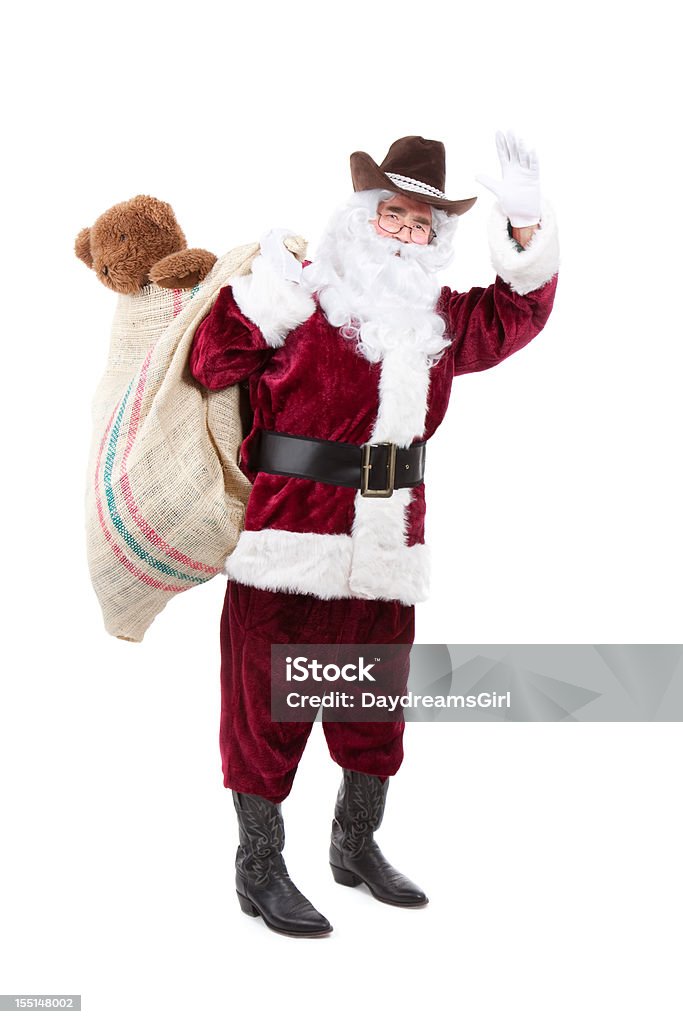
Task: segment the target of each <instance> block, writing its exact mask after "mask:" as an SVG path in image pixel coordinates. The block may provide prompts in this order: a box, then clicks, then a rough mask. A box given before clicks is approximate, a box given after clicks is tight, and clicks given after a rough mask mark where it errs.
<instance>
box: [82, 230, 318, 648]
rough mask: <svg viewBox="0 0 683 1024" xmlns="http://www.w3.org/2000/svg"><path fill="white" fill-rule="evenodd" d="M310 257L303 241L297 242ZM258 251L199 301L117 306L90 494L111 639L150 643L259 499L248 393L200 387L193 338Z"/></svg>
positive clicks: (151, 289)
mask: <svg viewBox="0 0 683 1024" xmlns="http://www.w3.org/2000/svg"><path fill="white" fill-rule="evenodd" d="M287 244H288V246H289V247H291V248H292V250H293V251H296V253H297V255H299V256H303V251H304V248H305V243H304V242H303V239H296V240H288V242H287ZM257 252H258V245H245V246H241V247H240V248H238V249H233V250H231V251H230V252H229V253H227V254H226V255H225V256H223V257H222V258H221V259H220V260H218V261H217V263H216V264H215V265H214V267H213V269H212V270H211V272H210V273H209V275H208V276H207V277H206V278H205V280H204V281H202V282H201V284H199V285H197V287H195V288H194V289H192V291H180V290H170V289H164V288H158V287H157V286H156V285H149V286H147V287H146V288H144V289H142V291H141V292H139V293H138V294H137V295H121V296H119V300H118V305H117V309H116V315H115V320H114V325H113V329H112V336H111V343H110V349H109V357H108V360H107V367H106V370H105V372H104V375H103V377H102V380H101V381H100V384H99V386H98V388H97V391H96V394H95V397H94V400H93V406H92V422H93V437H92V444H91V451H90V459H89V466H88V477H87V485H86V531H87V554H88V566H89V569H90V576H91V579H92V583H93V587H94V589H95V592H96V594H97V597H98V599H99V602H100V605H101V608H102V614H103V617H104V625H105V629H106V630H107V632H108V633H111V634H112V635H113V636H116V637H119V638H120V639H123V640H135V641H140V640H142V638H143V636H144V635H145V631H146V630H147V628H148V627H149V625H150V624H151V622H152V621H153V620H154V618H155V617H156V615H157V614H158V613H159V612H160V611H161V610H162V608H164V606H165V605H166V604H167V603H168V601H169V600H170V598H171V597H173V596H174V595H175V594H179V593H182V592H183V591H184V590H189V588H190V587H193V586H196V585H197V584H198V583H205V582H206V581H207V580H209V579H211V578H212V577H213V576H215V575H216V574H217V573H219V572H221V571H222V569H223V565H224V562H225V559H226V557H227V556H228V555H229V554H230V553H231V552H232V550H233V548H234V547H235V544H236V543H237V538H238V536H239V532H240V530H241V528H242V524H243V518H244V507H245V503H246V500H247V498H248V495H249V491H250V484H249V481H248V480H247V478H246V477H245V476H244V475H243V473H242V472H241V471H240V470H239V468H238V466H237V458H238V454H239V447H240V444H241V442H242V421H241V418H240V407H239V389H238V388H237V387H231V388H226V389H225V390H223V391H218V392H207V391H206V390H205V389H204V388H202V387H200V385H198V384H197V383H196V381H194V380H193V378H192V376H191V374H190V372H189V368H188V356H189V351H190V347H191V344H192V339H193V337H194V332H195V330H196V328H197V326H198V325H199V324H200V323H201V321H202V320H203V319H204V317H205V316H206V315H207V313H208V312H209V311H210V309H211V306H212V305H213V302H214V301H215V299H216V297H217V295H218V292H219V291H220V289H221V288H222V287H223V286H224V285H225V284H227V282H228V279H229V278H231V277H233V276H236V275H239V274H245V273H248V272H249V268H250V266H251V262H252V260H253V258H254V256H255V255H256V254H257Z"/></svg>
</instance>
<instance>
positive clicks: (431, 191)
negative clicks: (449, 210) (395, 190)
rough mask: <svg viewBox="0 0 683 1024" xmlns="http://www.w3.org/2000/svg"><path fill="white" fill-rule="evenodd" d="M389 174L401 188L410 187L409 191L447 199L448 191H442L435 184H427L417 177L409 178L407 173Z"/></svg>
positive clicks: (388, 176)
mask: <svg viewBox="0 0 683 1024" xmlns="http://www.w3.org/2000/svg"><path fill="white" fill-rule="evenodd" d="M385 173H386V174H387V178H391V180H392V181H393V183H394V185H398V187H399V188H405V189H408V191H409V192H421V193H422V195H425V196H436V198H437V199H445V198H446V193H445V192H440V191H439V189H438V188H434V186H433V185H427V184H425V182H424V181H417V179H416V178H408V177H406V175H405V174H388V173H387V172H386V171H385Z"/></svg>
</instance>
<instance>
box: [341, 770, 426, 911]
mask: <svg viewBox="0 0 683 1024" xmlns="http://www.w3.org/2000/svg"><path fill="white" fill-rule="evenodd" d="M388 787H389V780H388V779H387V780H386V782H381V781H380V780H379V779H378V778H377V776H376V775H364V774H362V773H361V772H352V771H349V770H348V769H347V768H345V769H344V778H343V780H342V784H341V786H340V788H339V793H338V795H337V804H336V807H335V809H334V821H333V822H332V843H331V845H330V867H331V868H332V874H333V875H334V879H335V881H336V882H339V884H340V885H350V886H355V885H360V883H361V882H365V884H366V885H367V887H368V889H369V890H370V892H371V893H372V895H373V896H374V897H375V899H377V900H380V901H381V902H382V903H391V904H392V905H393V906H396V907H423V906H424V905H425V904H426V903H429V900H428V899H427V897H426V896H425V894H424V893H423V892H422V890H421V889H418V887H417V886H416V885H414V884H413V883H412V882H411V881H410V879H409V878H406V877H405V875H402V874H400V872H398V871H396V869H395V868H393V867H392V866H391V864H390V863H389V862H388V861H387V860H386V858H385V856H384V854H383V853H382V851H381V850H380V848H379V846H378V845H377V843H376V842H375V840H374V839H373V835H372V833H373V832H374V831H375V830H376V829H378V828H379V826H380V825H381V824H382V818H383V817H384V805H385V802H386V798H387V789H388Z"/></svg>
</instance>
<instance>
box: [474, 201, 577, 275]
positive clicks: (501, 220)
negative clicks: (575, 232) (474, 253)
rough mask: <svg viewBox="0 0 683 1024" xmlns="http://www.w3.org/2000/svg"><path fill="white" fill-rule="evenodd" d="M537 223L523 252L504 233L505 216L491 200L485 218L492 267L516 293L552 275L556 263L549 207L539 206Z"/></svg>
mask: <svg viewBox="0 0 683 1024" xmlns="http://www.w3.org/2000/svg"><path fill="white" fill-rule="evenodd" d="M540 223H541V226H540V227H539V228H537V229H536V231H535V233H534V236H533V238H532V239H531V241H530V242H529V245H528V246H527V248H526V249H525V250H524V251H523V252H519V251H518V249H517V243H516V242H515V240H514V239H513V238H510V236H509V235H508V219H507V215H506V214H505V213H503V209H502V207H501V205H500V203H495V204H494V206H493V209H492V211H491V217H490V219H489V247H490V250H491V262H492V263H493V269H494V270H495V271H496V273H497V274H498V275H499V276H500V277H502V279H503V280H504V281H505V282H507V284H509V285H510V287H511V288H512V290H513V291H514V292H517V294H518V295H526V294H527V293H528V292H533V291H535V290H536V289H537V288H540V287H541V285H544V284H545V283H546V282H547V281H550V279H551V278H553V277H554V276H555V274H556V273H557V271H558V268H559V265H560V245H559V239H558V234H557V224H556V222H555V214H554V213H553V210H552V207H551V206H550V204H549V203H547V202H546V201H545V200H544V201H543V203H542V205H541V221H540Z"/></svg>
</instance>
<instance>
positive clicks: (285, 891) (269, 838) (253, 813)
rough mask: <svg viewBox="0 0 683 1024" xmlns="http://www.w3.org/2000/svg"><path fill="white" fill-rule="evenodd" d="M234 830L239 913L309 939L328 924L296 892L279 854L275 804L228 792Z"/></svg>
mask: <svg viewBox="0 0 683 1024" xmlns="http://www.w3.org/2000/svg"><path fill="white" fill-rule="evenodd" d="M232 797H233V801H234V803H235V809H236V811H237V820H238V822H239V830H240V845H239V846H238V848H237V857H236V858H235V868H236V888H237V899H238V900H239V903H240V906H241V908H242V910H243V911H244V913H245V914H249V915H250V917H258V916H259V915H260V916H261V917H262V918H263V920H264V921H265V923H266V924H267V925H268V927H269V928H271V929H272V930H273V931H274V932H281V933H282V934H283V935H294V936H306V937H309V938H313V937H315V936H318V935H327V934H329V932H331V931H332V925H331V924H330V922H329V921H328V920H327V918H326V917H323V915H322V914H319V913H318V911H317V910H316V909H315V907H314V906H313V904H312V903H309V901H308V900H307V899H306V897H305V896H304V895H303V893H301V892H299V890H298V889H297V887H296V886H295V885H294V882H293V881H292V880H291V878H290V877H289V875H288V873H287V867H286V865H285V862H284V860H283V857H282V849H283V847H284V845H285V826H284V822H283V820H282V812H281V810H280V804H274V803H271V801H270V800H266V799H264V798H263V797H260V796H249V795H248V794H246V793H236V792H235V791H234V790H233V794H232Z"/></svg>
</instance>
